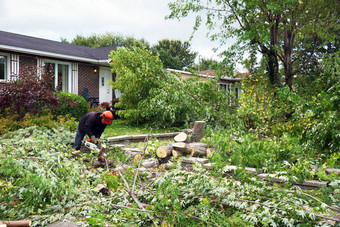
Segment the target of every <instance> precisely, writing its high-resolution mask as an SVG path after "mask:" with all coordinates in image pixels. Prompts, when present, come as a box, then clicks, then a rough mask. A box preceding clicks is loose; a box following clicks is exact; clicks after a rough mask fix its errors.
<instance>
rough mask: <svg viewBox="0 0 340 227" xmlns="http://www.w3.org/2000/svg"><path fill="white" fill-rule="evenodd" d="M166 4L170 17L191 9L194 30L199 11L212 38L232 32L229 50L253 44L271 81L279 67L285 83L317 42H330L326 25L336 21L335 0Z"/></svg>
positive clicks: (277, 75)
mask: <svg viewBox="0 0 340 227" xmlns="http://www.w3.org/2000/svg"><path fill="white" fill-rule="evenodd" d="M169 8H170V10H171V13H170V15H169V16H168V17H167V18H170V19H174V18H178V19H180V18H182V17H186V16H188V14H189V13H190V12H193V13H196V14H197V15H196V23H195V25H194V31H195V30H197V29H198V27H199V26H200V25H201V24H202V16H201V15H202V13H201V12H205V13H206V14H205V15H206V26H207V28H208V29H210V30H212V31H216V32H217V33H213V34H211V38H212V39H220V41H221V44H223V43H225V42H226V40H227V39H228V38H231V37H236V38H237V43H236V44H235V45H233V47H232V48H230V51H233V52H239V53H241V50H243V51H244V50H246V49H247V47H249V46H252V45H256V46H257V49H258V51H259V52H261V53H262V54H263V55H264V57H265V58H264V59H266V60H267V74H268V76H269V79H270V81H271V83H272V84H273V85H274V86H281V85H282V83H281V74H280V67H283V69H284V72H283V74H284V78H285V84H286V85H288V86H289V87H290V88H292V85H293V77H294V75H296V74H297V73H299V72H300V71H301V70H302V69H303V68H304V67H305V66H306V64H308V62H309V61H310V60H311V59H312V58H313V56H314V54H315V49H316V48H317V46H318V45H324V44H325V43H329V42H333V40H334V38H335V37H336V34H334V33H332V32H329V31H335V30H336V29H334V27H336V26H339V23H337V20H338V18H339V15H338V12H339V2H338V1H337V0H313V1H310V0H280V1H277V0H221V1H219V0H215V1H214V0H206V1H205V0H176V1H174V2H172V3H169ZM217 28H219V30H218V29H217ZM307 40H308V42H306V41H307ZM320 41H322V42H320ZM296 48H299V51H295V50H296ZM305 56H307V57H305ZM280 63H281V65H280Z"/></svg>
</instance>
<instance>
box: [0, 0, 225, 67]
mask: <svg viewBox="0 0 340 227" xmlns="http://www.w3.org/2000/svg"><path fill="white" fill-rule="evenodd" d="M169 2H171V1H170V0H0V30H3V31H7V32H13V33H18V34H23V35H29V36H34V37H39V38H46V39H50V40H55V41H60V38H66V39H67V40H68V41H72V39H73V38H74V37H75V36H76V35H77V34H79V35H83V36H89V35H92V34H104V33H106V32H112V33H114V34H121V35H124V36H132V37H135V38H137V39H141V38H144V39H145V40H146V41H148V42H149V43H150V44H151V45H154V44H156V43H157V41H159V40H161V39H165V38H166V39H176V40H181V41H188V40H189V38H190V35H191V33H192V31H193V25H194V17H189V18H183V19H181V20H180V21H178V20H165V16H166V15H168V14H169V13H170V10H169V8H168V3H169ZM206 33H207V30H206V29H203V28H202V29H200V30H199V31H197V32H196V33H195V35H194V38H193V40H192V41H191V50H192V51H196V52H198V55H201V56H202V57H204V58H213V59H218V58H217V54H216V53H214V52H213V50H212V49H213V48H214V47H218V43H217V42H215V43H213V42H211V41H210V40H209V38H206ZM226 48H227V47H226ZM221 50H222V49H221ZM196 62H197V59H196Z"/></svg>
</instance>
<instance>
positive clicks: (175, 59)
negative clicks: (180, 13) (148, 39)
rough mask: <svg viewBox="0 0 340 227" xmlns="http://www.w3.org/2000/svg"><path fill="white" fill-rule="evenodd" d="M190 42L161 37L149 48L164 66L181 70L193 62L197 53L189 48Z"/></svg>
mask: <svg viewBox="0 0 340 227" xmlns="http://www.w3.org/2000/svg"><path fill="white" fill-rule="evenodd" d="M190 47H191V45H190V43H189V42H187V41H185V42H181V41H180V40H168V39H163V40H160V41H158V43H157V44H156V45H154V46H153V47H152V48H151V49H152V52H153V53H154V54H158V56H159V58H160V60H161V61H162V63H163V66H164V67H165V68H170V69H178V70H182V69H184V68H185V67H190V66H192V65H193V64H194V61H195V58H196V55H197V53H196V52H192V51H191V50H190Z"/></svg>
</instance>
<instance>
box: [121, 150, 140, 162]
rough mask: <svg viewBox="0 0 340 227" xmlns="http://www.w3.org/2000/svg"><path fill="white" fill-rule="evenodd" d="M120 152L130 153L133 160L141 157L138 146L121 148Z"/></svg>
mask: <svg viewBox="0 0 340 227" xmlns="http://www.w3.org/2000/svg"><path fill="white" fill-rule="evenodd" d="M122 152H124V153H126V154H128V155H130V156H131V157H132V158H133V159H134V160H136V161H137V160H140V159H141V157H142V152H141V151H140V150H139V149H138V148H127V147H126V148H123V149H122Z"/></svg>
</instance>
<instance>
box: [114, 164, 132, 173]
mask: <svg viewBox="0 0 340 227" xmlns="http://www.w3.org/2000/svg"><path fill="white" fill-rule="evenodd" d="M129 168H131V166H130V165H127V164H123V165H120V166H116V168H114V169H112V171H113V172H118V171H120V172H124V171H126V170H128V169H129Z"/></svg>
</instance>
